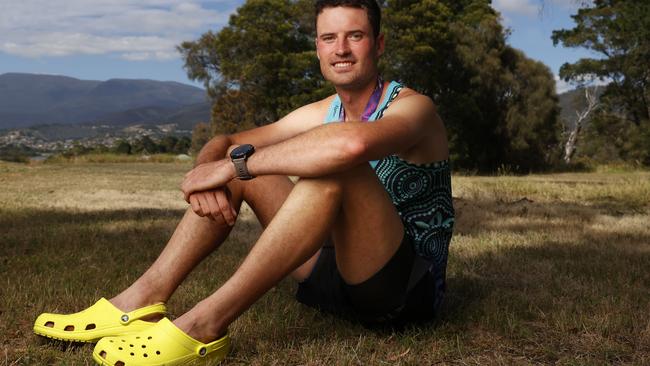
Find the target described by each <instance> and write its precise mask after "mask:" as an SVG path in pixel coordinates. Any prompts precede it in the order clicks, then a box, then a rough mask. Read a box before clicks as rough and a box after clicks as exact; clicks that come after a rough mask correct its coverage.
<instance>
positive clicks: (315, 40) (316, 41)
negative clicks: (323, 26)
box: [314, 38, 320, 61]
mask: <svg viewBox="0 0 650 366" xmlns="http://www.w3.org/2000/svg"><path fill="white" fill-rule="evenodd" d="M314 43H315V44H316V57H317V58H318V60H319V61H320V55H319V54H318V38H316V39H314Z"/></svg>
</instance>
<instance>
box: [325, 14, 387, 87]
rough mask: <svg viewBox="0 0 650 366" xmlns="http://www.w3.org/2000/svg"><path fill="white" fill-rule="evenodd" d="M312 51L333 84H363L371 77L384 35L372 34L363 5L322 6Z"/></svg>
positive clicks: (361, 85)
mask: <svg viewBox="0 0 650 366" xmlns="http://www.w3.org/2000/svg"><path fill="white" fill-rule="evenodd" d="M316 52H317V53H318V57H319V59H320V69H321V72H322V73H323V76H324V77H325V79H327V80H329V81H330V82H332V83H333V84H334V86H336V87H342V88H351V89H354V88H363V87H365V86H367V85H368V83H371V82H374V80H375V77H376V75H377V62H378V60H379V56H380V55H381V54H382V53H383V52H384V38H383V35H380V36H379V37H377V38H375V36H374V34H373V32H372V26H371V25H370V22H369V21H368V15H367V13H366V10H365V9H358V8H352V7H343V6H340V7H335V8H325V9H323V12H322V13H320V14H319V15H318V19H317V22H316Z"/></svg>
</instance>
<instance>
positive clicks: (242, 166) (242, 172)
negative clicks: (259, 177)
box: [232, 157, 254, 180]
mask: <svg viewBox="0 0 650 366" xmlns="http://www.w3.org/2000/svg"><path fill="white" fill-rule="evenodd" d="M232 163H233V165H234V166H235V170H236V171H237V178H239V179H241V180H249V179H253V178H254V177H253V176H252V175H251V174H250V173H249V172H248V167H247V166H246V158H245V157H244V158H239V159H232Z"/></svg>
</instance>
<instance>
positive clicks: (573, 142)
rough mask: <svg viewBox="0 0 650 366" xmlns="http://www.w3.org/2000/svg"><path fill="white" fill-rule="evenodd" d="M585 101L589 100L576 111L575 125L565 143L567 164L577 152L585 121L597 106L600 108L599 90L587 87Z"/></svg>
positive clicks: (565, 160)
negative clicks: (580, 109) (582, 107)
mask: <svg viewBox="0 0 650 366" xmlns="http://www.w3.org/2000/svg"><path fill="white" fill-rule="evenodd" d="M585 101H586V102H587V106H586V107H585V108H584V109H583V110H582V111H576V121H575V125H574V126H573V129H572V130H571V132H569V136H568V137H567V141H566V143H565V144H564V162H565V163H566V164H570V163H571V159H572V158H573V154H575V152H576V147H577V145H578V137H579V136H580V131H581V130H582V127H583V125H584V123H585V121H586V120H587V118H589V117H590V116H591V114H592V113H593V112H594V111H595V110H596V108H598V90H597V89H591V88H585Z"/></svg>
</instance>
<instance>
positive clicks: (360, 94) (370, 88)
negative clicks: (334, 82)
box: [336, 77, 377, 121]
mask: <svg viewBox="0 0 650 366" xmlns="http://www.w3.org/2000/svg"><path fill="white" fill-rule="evenodd" d="M375 87H377V78H376V77H375V78H373V79H372V81H371V82H369V83H367V85H365V86H364V87H362V88H355V89H343V88H336V93H337V94H338V95H339V98H340V99H341V103H342V104H343V108H344V109H345V119H346V120H347V121H360V120H361V116H362V115H363V112H364V111H365V109H366V105H368V100H370V96H371V95H372V93H373V92H374V90H375Z"/></svg>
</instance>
